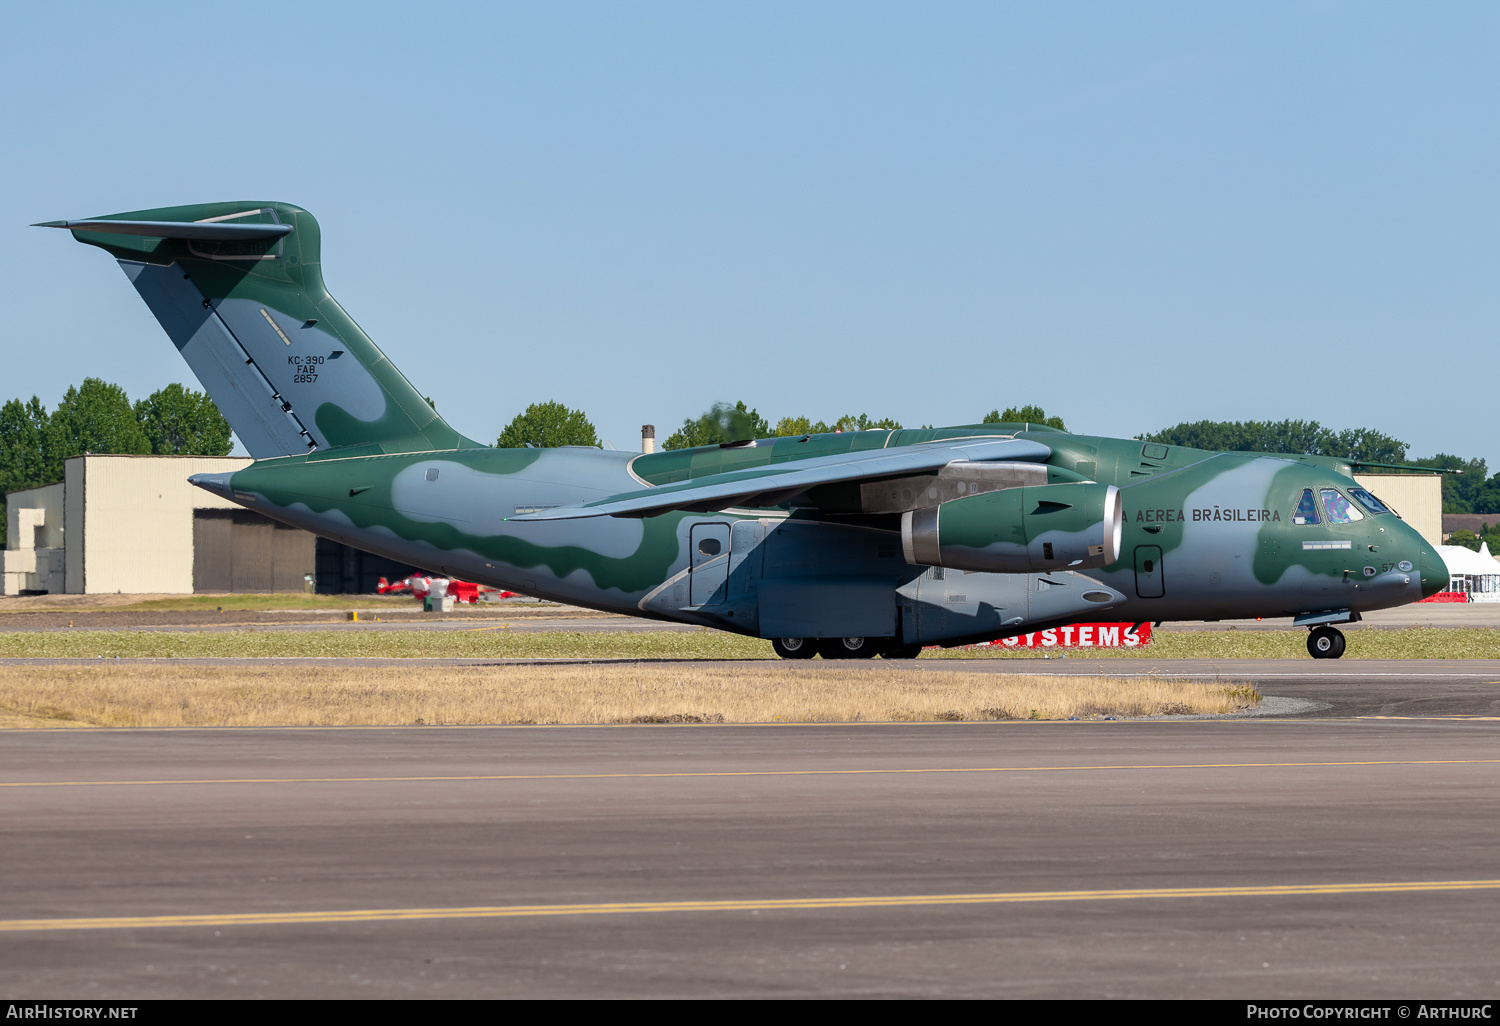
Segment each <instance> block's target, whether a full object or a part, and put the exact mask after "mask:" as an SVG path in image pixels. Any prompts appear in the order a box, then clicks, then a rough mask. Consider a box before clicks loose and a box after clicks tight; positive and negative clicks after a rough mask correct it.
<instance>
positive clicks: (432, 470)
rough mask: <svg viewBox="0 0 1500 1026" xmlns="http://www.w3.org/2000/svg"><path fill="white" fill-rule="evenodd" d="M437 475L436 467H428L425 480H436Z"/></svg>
mask: <svg viewBox="0 0 1500 1026" xmlns="http://www.w3.org/2000/svg"><path fill="white" fill-rule="evenodd" d="M437 476H438V468H437V467H429V468H428V470H427V480H429V481H436V480H437Z"/></svg>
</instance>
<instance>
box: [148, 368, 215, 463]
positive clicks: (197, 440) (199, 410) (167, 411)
mask: <svg viewBox="0 0 1500 1026" xmlns="http://www.w3.org/2000/svg"><path fill="white" fill-rule="evenodd" d="M135 416H136V420H138V421H139V422H140V425H141V428H142V430H143V431H145V433H146V440H147V441H148V442H149V443H150V445H151V451H152V452H153V453H155V454H156V455H158V456H168V455H181V456H228V455H229V450H230V449H231V448H233V443H232V442H231V441H230V439H229V430H230V429H229V421H227V420H225V419H224V415H223V414H222V413H220V412H219V408H218V407H217V406H215V405H214V402H213V400H212V399H210V398H209V397H208V396H206V395H204V394H203V393H202V392H194V391H193V390H192V389H190V388H183V387H182V386H181V385H179V384H171V385H168V386H167V387H166V388H161V389H157V390H156V391H155V392H153V393H151V397H150V398H149V399H142V400H141V401H140V402H138V403H136V404H135Z"/></svg>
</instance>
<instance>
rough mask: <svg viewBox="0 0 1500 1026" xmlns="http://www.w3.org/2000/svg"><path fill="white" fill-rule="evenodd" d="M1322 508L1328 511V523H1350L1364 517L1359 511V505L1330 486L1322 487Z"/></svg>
mask: <svg viewBox="0 0 1500 1026" xmlns="http://www.w3.org/2000/svg"><path fill="white" fill-rule="evenodd" d="M1323 508H1324V509H1325V510H1327V511H1328V522H1329V523H1330V524H1352V523H1354V521H1356V520H1363V519H1364V518H1365V515H1364V514H1363V513H1361V512H1360V511H1359V507H1357V506H1355V505H1354V503H1352V502H1350V501H1349V500H1348V499H1346V498H1344V497H1343V496H1342V495H1340V494H1339V493H1338V492H1336V491H1334V490H1333V489H1332V488H1324V489H1323Z"/></svg>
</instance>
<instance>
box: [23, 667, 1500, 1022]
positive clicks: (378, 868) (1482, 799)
mask: <svg viewBox="0 0 1500 1026" xmlns="http://www.w3.org/2000/svg"><path fill="white" fill-rule="evenodd" d="M1492 679H1493V678H1492ZM1486 708H1489V706H1486ZM0 753H3V756H0V765H3V773H0V844H3V851H4V852H5V860H4V869H3V873H4V881H5V887H4V889H3V892H0V894H3V897H0V920H3V922H0V992H3V993H4V994H5V996H6V997H12V998H15V997H35V996H38V995H46V996H98V997H141V998H145V997H169V996H170V997H176V996H192V997H249V996H274V997H372V998H374V997H386V998H390V997H405V996H410V997H432V996H453V997H521V996H543V997H618V996H725V997H730V996H778V997H780V996H914V997H921V996H948V997H973V996H988V997H1001V996H1012V997H1023V996H1024V997H1146V996H1152V997H1170V996H1191V997H1234V998H1241V997H1271V996H1278V997H1299V998H1300V997H1320V996H1322V997H1332V996H1343V997H1349V996H1391V997H1408V998H1410V997H1412V996H1422V997H1464V996H1470V997H1473V996H1483V995H1493V994H1494V993H1495V991H1496V988H1497V986H1500V936H1497V935H1500V916H1497V914H1496V913H1497V911H1500V890H1497V889H1496V888H1497V887H1500V852H1497V850H1496V845H1495V813H1496V797H1495V796H1496V787H1497V784H1500V719H1496V718H1492V717H1477V718H1476V717H1448V716H1440V717H1422V718H1415V719H1366V718H1338V719H1328V718H1323V719H1292V720H1237V721H1179V722H1114V723H1108V722H1092V723H1050V724H1049V723H996V724H925V725H914V724H905V725H855V726H779V725H778V726H761V727H735V726H724V727H702V726H690V727H670V726H652V727H641V726H629V727H595V728H577V727H562V728H538V727H531V728H526V727H520V728H477V729H476V728H459V729H444V728H431V727H428V728H402V729H342V730H323V729H281V730H266V729H256V730H236V729H220V730H173V731H92V730H73V731H30V732H22V731H16V732H9V733H7V734H5V735H4V737H3V744H0ZM143 917H162V918H158V919H155V920H152V919H149V918H143Z"/></svg>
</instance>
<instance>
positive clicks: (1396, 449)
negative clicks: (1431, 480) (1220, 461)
mask: <svg viewBox="0 0 1500 1026" xmlns="http://www.w3.org/2000/svg"><path fill="white" fill-rule="evenodd" d="M1139 437H1140V439H1141V440H1142V441H1144V442H1162V443H1164V444H1166V445H1182V446H1187V447H1189V448H1193V449H1213V450H1223V451H1227V452H1279V453H1288V454H1291V453H1297V454H1305V455H1308V456H1332V457H1335V458H1338V459H1347V460H1364V461H1367V462H1371V463H1404V462H1406V443H1405V442H1403V441H1401V440H1399V439H1396V438H1392V437H1391V436H1390V435H1387V434H1382V433H1381V432H1379V431H1374V430H1371V429H1370V428H1350V429H1349V430H1347V431H1334V430H1332V429H1330V428H1325V427H1324V426H1323V425H1321V424H1319V423H1318V422H1317V421H1315V420H1281V421H1269V420H1265V421H1262V420H1246V421H1217V420H1200V421H1194V422H1192V423H1187V422H1184V423H1181V424H1178V425H1176V426H1175V427H1169V428H1166V429H1164V430H1161V431H1157V432H1155V433H1153V434H1147V435H1141V436H1139Z"/></svg>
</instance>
